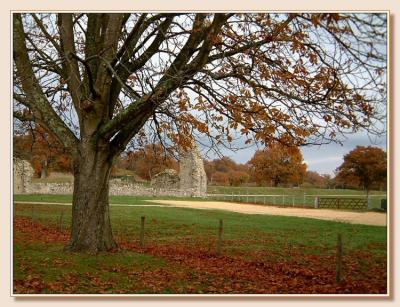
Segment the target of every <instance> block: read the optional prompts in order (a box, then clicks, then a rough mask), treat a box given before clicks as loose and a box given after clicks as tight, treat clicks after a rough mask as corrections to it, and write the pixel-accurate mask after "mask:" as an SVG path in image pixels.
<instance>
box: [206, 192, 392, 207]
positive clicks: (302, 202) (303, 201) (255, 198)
mask: <svg viewBox="0 0 400 307" xmlns="http://www.w3.org/2000/svg"><path fill="white" fill-rule="evenodd" d="M320 197H324V198H328V197H329V198H359V199H366V200H367V203H368V208H369V209H373V208H377V209H380V208H381V203H382V200H386V197H387V196H386V195H385V194H379V195H369V196H368V198H367V197H366V196H365V195H359V194H356V195H341V194H330V195H314V194H313V195H310V194H302V195H299V194H298V195H293V194H240V193H239V194H235V193H231V194H222V193H213V194H207V199H209V200H218V201H229V202H239V203H250V204H261V205H266V206H267V205H271V206H284V207H290V206H292V207H304V208H315V207H317V206H316V203H317V202H318V198H320Z"/></svg>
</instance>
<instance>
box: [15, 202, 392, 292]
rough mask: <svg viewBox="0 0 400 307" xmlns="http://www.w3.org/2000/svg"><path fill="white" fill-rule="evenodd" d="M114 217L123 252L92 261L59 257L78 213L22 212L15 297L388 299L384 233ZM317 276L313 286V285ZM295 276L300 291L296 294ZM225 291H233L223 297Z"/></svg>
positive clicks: (318, 223)
mask: <svg viewBox="0 0 400 307" xmlns="http://www.w3.org/2000/svg"><path fill="white" fill-rule="evenodd" d="M42 197H44V196H42ZM44 198H45V199H46V200H47V201H52V202H70V201H71V199H70V198H68V196H47V197H44ZM14 199H15V200H17V199H18V200H32V201H38V199H37V196H26V195H25V196H23V197H22V196H18V197H15V198H14ZM124 199H125V198H114V199H113V198H112V200H111V202H114V201H115V202H118V203H122V202H123V200H124ZM125 200H126V201H127V202H129V203H130V204H132V205H135V204H136V205H141V204H143V205H144V204H148V203H146V202H145V201H144V200H145V199H144V198H136V199H135V200H133V199H132V198H129V199H125ZM32 208H33V210H32ZM110 212H111V222H112V226H113V231H114V235H115V237H116V240H117V242H118V243H119V245H120V247H121V248H122V249H121V250H120V251H119V252H115V253H102V254H99V255H97V256H91V255H80V254H75V253H66V252H63V251H62V248H63V245H64V244H65V243H66V242H67V240H68V234H69V229H70V219H71V207H67V206H59V205H46V204H43V205H35V206H31V205H28V204H16V205H15V219H16V221H18V223H16V225H15V227H14V281H15V284H14V286H15V289H16V290H15V291H16V292H17V293H27V292H34V293H165V294H168V293H346V291H351V292H352V293H354V292H357V291H358V292H359V291H361V292H363V293H364V292H368V293H383V292H385V291H386V290H385V289H386V277H385V274H386V273H385V272H386V241H387V238H386V227H377V226H364V225H352V224H346V223H337V222H330V221H322V220H316V219H307V218H296V217H279V216H268V215H244V214H238V213H231V212H226V211H212V210H196V209H183V208H163V207H149V206H132V207H111V211H110ZM141 216H145V217H146V224H145V249H141V248H140V247H139V231H140V217H141ZM32 217H33V222H32ZM61 217H62V221H61ZM219 219H222V220H223V222H224V232H223V251H222V255H216V244H217V232H218V222H219ZM60 222H62V224H60ZM21 225H22V226H21ZM60 225H61V229H60ZM17 226H18V227H17ZM338 233H341V234H342V235H343V237H344V251H345V262H346V263H347V264H345V276H346V277H345V279H346V280H348V284H343V285H339V286H338V285H336V284H335V281H334V274H335V246H336V242H337V241H336V240H337V234H338ZM282 268H285V270H284V271H282V270H283V269H282ZM276 270H278V271H276ZM303 270H305V272H303ZM299 272H303V273H299ZM265 274H267V275H268V276H269V277H268V278H267V277H266V276H267V275H265ZM293 274H295V275H293ZM296 274H297V275H299V274H300V275H299V276H297V275H296ZM313 274H314V275H315V276H314V275H313ZM310 275H312V276H314V277H315V279H309V278H311V277H310ZM377 275H378V276H377ZM379 275H381V276H379ZM294 276H297V277H296V278H297V279H298V280H300V281H301V282H302V285H297V284H293V285H292V282H293V278H294ZM296 278H295V280H296ZM372 279H373V281H371V280H372ZM371 283H372V284H371ZM226 285H229V287H228V288H226V289H225V288H224V287H227V286H226ZM271 285H273V287H272V286H271ZM328 285H330V287H328ZM271 289H272V290H271ZM346 289H347V290H346ZM349 289H350V290H349Z"/></svg>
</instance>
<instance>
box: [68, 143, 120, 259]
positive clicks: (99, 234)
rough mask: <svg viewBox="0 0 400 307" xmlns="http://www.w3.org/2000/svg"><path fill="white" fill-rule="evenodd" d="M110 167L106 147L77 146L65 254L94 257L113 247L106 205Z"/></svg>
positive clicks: (84, 144)
mask: <svg viewBox="0 0 400 307" xmlns="http://www.w3.org/2000/svg"><path fill="white" fill-rule="evenodd" d="M111 167H112V159H110V158H109V155H108V147H107V144H103V145H96V146H94V145H93V144H92V143H91V142H90V141H89V142H82V143H81V145H80V150H79V153H78V154H77V156H76V157H75V159H74V192H73V204H72V227H71V239H70V242H69V243H68V244H67V246H66V250H69V251H84V252H88V253H91V254H96V253H98V252H100V251H108V250H111V249H114V248H116V247H117V244H116V242H115V240H114V238H113V234H112V230H111V222H110V212H109V201H108V190H109V176H110V171H111Z"/></svg>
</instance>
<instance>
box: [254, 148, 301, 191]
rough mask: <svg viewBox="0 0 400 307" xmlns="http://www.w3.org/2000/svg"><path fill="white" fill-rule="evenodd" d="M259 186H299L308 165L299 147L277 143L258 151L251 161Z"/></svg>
mask: <svg viewBox="0 0 400 307" xmlns="http://www.w3.org/2000/svg"><path fill="white" fill-rule="evenodd" d="M249 164H250V165H251V170H252V174H253V176H254V180H255V182H256V183H257V184H258V185H266V184H270V183H272V185H273V186H278V185H280V184H283V185H295V186H297V185H299V184H301V183H302V182H303V179H304V176H305V174H306V169H307V165H306V164H305V163H304V162H303V156H302V154H301V152H300V149H299V148H298V147H287V146H284V145H282V144H279V143H275V144H273V145H271V146H269V147H267V148H265V149H264V150H258V151H256V153H255V154H254V156H253V158H252V159H251V160H250V161H249Z"/></svg>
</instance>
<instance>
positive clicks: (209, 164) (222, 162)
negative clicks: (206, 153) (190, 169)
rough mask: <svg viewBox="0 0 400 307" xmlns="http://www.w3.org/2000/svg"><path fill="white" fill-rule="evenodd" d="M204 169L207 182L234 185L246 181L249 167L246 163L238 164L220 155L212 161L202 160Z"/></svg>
mask: <svg viewBox="0 0 400 307" xmlns="http://www.w3.org/2000/svg"><path fill="white" fill-rule="evenodd" d="M204 169H205V171H206V174H207V179H208V182H209V184H218V185H234V186H238V185H241V184H243V183H246V182H247V181H248V180H249V178H250V175H249V168H248V166H247V165H246V164H238V163H236V162H235V161H234V160H232V159H231V158H229V157H221V158H218V159H214V160H212V161H207V160H205V161H204Z"/></svg>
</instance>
